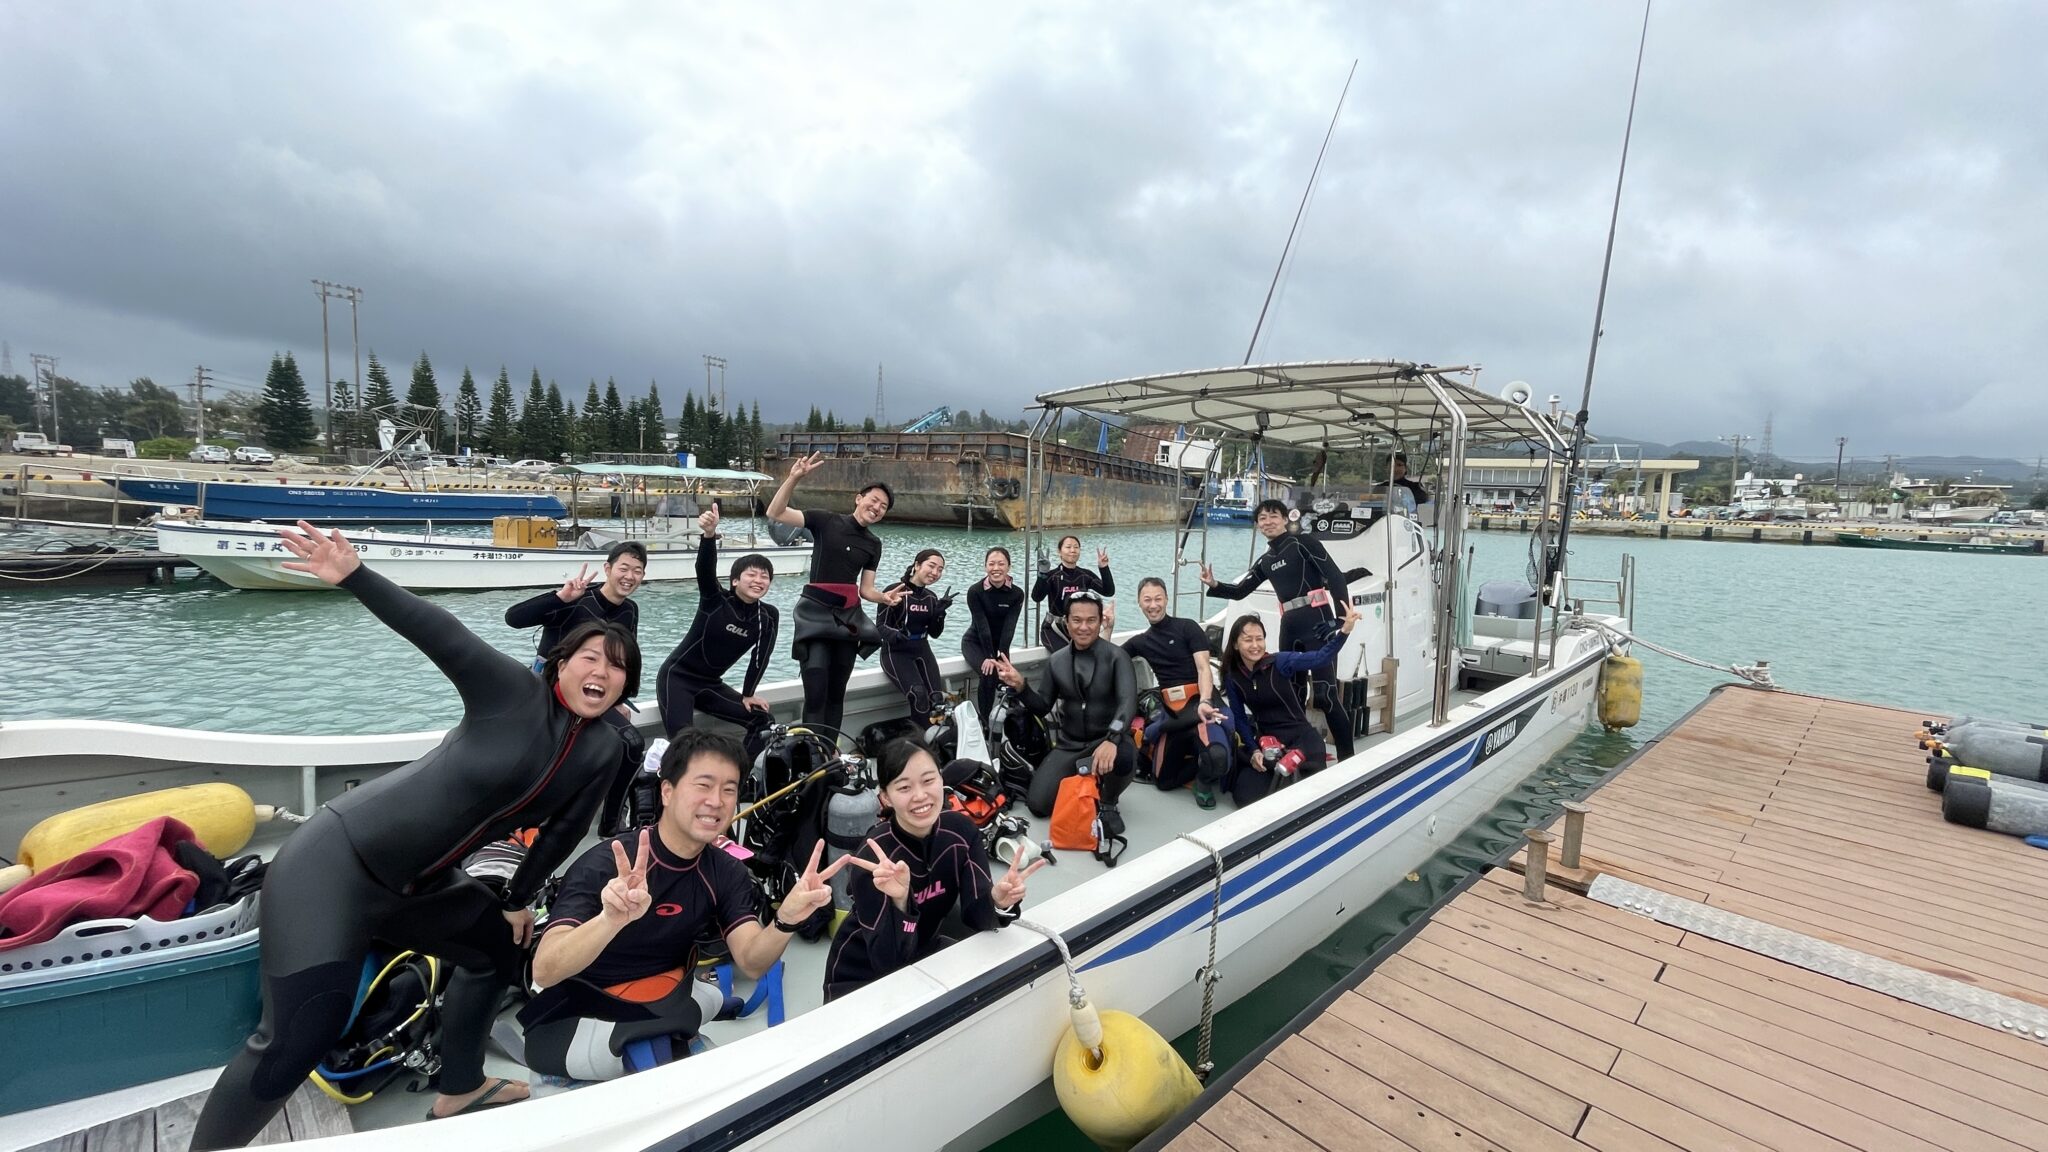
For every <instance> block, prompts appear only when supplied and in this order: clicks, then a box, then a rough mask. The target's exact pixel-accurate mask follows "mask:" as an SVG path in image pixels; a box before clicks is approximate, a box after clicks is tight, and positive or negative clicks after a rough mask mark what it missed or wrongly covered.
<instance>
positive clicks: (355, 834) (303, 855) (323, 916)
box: [192, 522, 640, 1150]
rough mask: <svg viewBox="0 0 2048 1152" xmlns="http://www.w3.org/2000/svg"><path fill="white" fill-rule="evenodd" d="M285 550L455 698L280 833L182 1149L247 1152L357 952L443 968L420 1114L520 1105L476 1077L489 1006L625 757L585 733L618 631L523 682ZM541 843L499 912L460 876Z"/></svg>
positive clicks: (515, 671)
mask: <svg viewBox="0 0 2048 1152" xmlns="http://www.w3.org/2000/svg"><path fill="white" fill-rule="evenodd" d="M299 527H300V532H292V531H291V530H288V529H287V530H285V531H284V532H283V533H281V534H282V535H283V537H284V543H285V546H286V547H287V548H288V549H290V550H291V552H292V553H293V555H295V556H296V557H297V558H298V559H297V560H294V561H288V562H287V565H288V566H289V567H291V568H293V569H294V570H296V571H301V572H307V573H310V574H312V575H313V576H315V577H318V578H319V579H320V580H321V581H322V582H324V583H327V584H332V585H335V586H337V587H340V588H343V589H346V590H347V591H349V592H352V593H354V594H355V597H356V599H358V600H360V601H362V603H363V606H364V607H366V608H368V609H369V610H370V611H371V613H372V614H374V615H375V616H376V617H377V618H378V619H379V620H381V621H383V622H384V624H386V625H387V626H389V627H390V628H391V630H392V631H394V632H397V633H398V634H399V635H400V636H403V637H404V638H405V639H406V640H408V641H410V642H411V643H412V644H413V645H414V646H415V647H417V648H418V649H419V650H420V652H421V653H422V654H424V655H425V656H426V657H427V658H428V659H429V660H432V661H433V662H434V664H435V666H436V667H438V668H439V669H440V670H441V673H442V674H443V675H445V676H446V677H447V678H448V680H449V682H450V683H451V684H453V685H454V687H455V690H456V691H457V692H458V693H459V694H460V695H461V697H462V719H461V720H460V721H459V722H458V723H457V724H456V725H455V727H453V728H451V729H449V731H448V734H447V735H446V736H445V737H443V738H442V740H441V743H440V744H438V745H436V746H435V747H434V748H433V750H431V751H429V752H428V753H426V754H425V755H424V756H421V757H420V758H419V759H417V760H415V761H413V762H412V763H410V764H407V765H405V766H403V767H400V768H397V769H394V770H392V771H391V772H388V773H386V774H384V775H382V776H379V777H377V778H376V779H374V780H370V781H368V782H366V783H365V784H364V785H363V786H362V787H360V788H353V789H350V790H349V791H346V792H343V793H341V794H340V795H338V796H336V797H334V798H333V799H332V800H329V801H328V802H327V803H326V804H325V805H323V806H322V807H321V808H320V810H319V811H317V812H315V813H313V814H312V816H311V818H309V819H308V820H307V821H306V822H305V823H304V824H303V825H301V826H300V827H299V828H298V829H297V830H296V831H294V832H293V833H292V834H291V837H290V838H289V839H287V840H286V841H285V842H284V844H283V845H282V846H281V847H280V848H279V849H278V851H277V855H276V857H275V858H274V859H273V860H272V861H271V864H270V870H269V871H268V873H266V874H265V876H264V881H263V947H262V957H261V966H262V988H263V1017H262V1020H261V1022H259V1023H258V1024H257V1026H256V1032H255V1034H254V1035H252V1036H250V1037H249V1042H248V1043H247V1044H246V1045H245V1046H244V1047H243V1048H242V1050H241V1051H240V1052H238V1053H236V1055H235V1057H234V1058H233V1059H232V1060H229V1061H228V1065H227V1068H226V1069H224V1070H223V1071H222V1072H221V1075H220V1079H219V1080H218V1081H217V1082H216V1083H215V1085H214V1087H213V1091H212V1092H211V1093H210V1094H209V1095H208V1096H207V1098H206V1105H205V1107H204V1108H203V1109H202V1110H201V1111H200V1115H199V1122H198V1126H197V1127H196V1129H195V1130H194V1133H193V1137H192V1147H193V1148H194V1149H200V1150H205V1149H214V1148H229V1147H238V1146H240V1145H243V1144H246V1143H248V1142H249V1141H250V1140H251V1139H252V1138H254V1137H255V1136H256V1134H257V1133H258V1132H259V1131H261V1130H262V1128H263V1126H264V1125H265V1123H266V1122H268V1121H269V1119H270V1118H271V1117H272V1116H274V1115H275V1114H276V1113H277V1110H278V1109H279V1108H281V1107H283V1105H284V1102H285V1098H286V1097H288V1096H290V1095H291V1094H292V1091H293V1090H294V1089H296V1088H297V1087H298V1086H299V1085H300V1084H302V1083H304V1082H305V1079H306V1074H307V1073H309V1072H311V1071H312V1070H313V1069H314V1067H315V1066H316V1065H317V1064H318V1063H319V1062H320V1060H321V1059H322V1058H323V1057H325V1056H326V1055H327V1053H328V1050H329V1049H330V1048H331V1047H333V1045H334V1043H335V1042H336V1041H337V1040H339V1039H340V1038H341V1035H342V1032H343V1029H344V1028H345V1027H346V1026H347V1023H348V1019H349V1015H350V1009H351V1005H352V1001H353V998H354V996H355V993H356V987H357V983H358V982H359V981H360V979H361V977H362V968H363V958H364V957H365V956H366V955H368V954H369V952H370V950H371V947H372V946H373V944H376V945H380V946H387V947H396V948H411V949H416V950H418V951H421V952H424V953H427V954H429V955H433V956H438V957H440V958H442V959H443V960H445V961H447V962H449V963H451V964H453V965H455V967H456V972H455V974H454V976H453V977H452V978H451V979H450V982H449V985H448V992H447V994H446V997H445V998H444V1000H443V1005H442V1031H441V1055H442V1066H441V1076H440V1084H439V1087H440V1092H441V1095H440V1097H439V1098H438V1099H436V1101H435V1103H434V1106H433V1109H432V1115H436V1116H441V1115H453V1114H455V1113H458V1112H462V1111H465V1110H467V1109H470V1108H475V1107H488V1106H490V1105H493V1104H503V1103H509V1102H511V1101H513V1100H519V1099H524V1098H525V1096H526V1086H525V1085H523V1084H520V1083H518V1082H517V1081H512V1080H505V1079H501V1078H495V1077H487V1076H485V1075H484V1069H483V1058H484V1041H485V1036H486V1031H487V1029H488V1028H489V1027H490V1020H491V1014H492V1012H493V1011H494V1010H495V1009H496V1006H497V1002H498V995H499V993H500V991H501V990H502V989H503V988H505V987H507V986H508V985H510V984H511V983H512V982H514V981H516V980H518V978H519V969H520V946H522V945H523V944H524V943H525V942H526V938H527V936H528V935H529V934H530V933H531V932H532V926H533V913H532V912H531V911H530V910H529V905H530V904H531V903H532V901H533V898H534V895H535V893H536V892H538V891H539V889H540V886H541V884H542V883H543V882H544V881H546V880H547V878H548V876H549V875H551V874H552V873H553V872H554V870H555V869H556V868H559V867H561V865H562V862H563V861H565V860H567V859H568V858H569V854H570V853H571V852H572V851H574V850H575V847H576V845H577V843H578V842H579V841H581V840H582V839H583V836H584V834H585V833H586V832H587V831H588V830H589V828H590V822H591V818H592V817H593V816H594V815H596V813H597V810H598V808H599V806H600V805H601V804H602V803H603V800H604V796H605V789H606V786H607V784H608V783H609V782H610V781H611V779H612V777H613V775H614V773H613V769H614V768H615V767H616V765H617V764H618V763H619V759H620V755H621V748H620V743H619V740H618V737H617V736H616V734H615V733H614V732H613V730H612V728H611V727H610V726H608V725H605V724H602V723H593V721H595V720H597V719H598V718H599V717H602V716H604V715H605V714H607V713H608V712H610V711H611V708H612V705H613V704H614V703H616V702H617V701H618V699H619V697H620V696H621V695H622V694H625V693H627V692H631V691H632V690H633V689H634V687H635V682H636V681H637V680H638V679H639V676H640V650H639V648H638V646H637V645H636V644H635V643H634V640H633V638H632V636H630V635H628V634H627V633H625V632H624V631H623V630H620V629H617V628H614V627H611V626H608V625H603V624H597V623H590V622H586V623H584V624H582V625H579V626H578V627H576V628H574V629H572V630H571V631H570V633H569V635H568V636H567V637H566V638H565V639H564V642H563V643H562V644H561V645H559V646H557V647H556V648H555V649H553V650H552V651H550V652H549V653H548V659H547V662H546V666H545V668H544V669H543V674H542V675H541V676H539V677H536V676H534V675H533V674H532V673H531V672H529V671H527V669H526V666H525V664H524V663H523V662H521V661H518V660H514V659H512V658H511V657H509V656H506V655H505V654H504V653H502V652H500V651H498V650H497V649H496V648H494V647H492V646H491V645H489V644H487V643H485V642H484V641H483V640H481V639H478V638H477V637H476V636H475V635H473V634H472V633H471V632H470V631H469V630H468V629H467V628H464V627H463V626H462V624H461V623H460V622H458V621H457V620H456V619H455V618H454V617H453V616H450V615H449V614H448V612H447V611H446V610H445V609H442V608H438V607H436V606H434V605H432V604H429V603H427V602H426V601H424V600H422V599H420V598H419V597H417V596H414V595H413V594H412V593H410V592H407V591H405V590H404V589H402V588H400V587H398V586H397V585H395V584H393V583H391V582H390V581H389V580H386V579H384V578H383V577H381V576H379V575H377V574H376V573H375V572H372V571H371V570H370V569H369V568H367V567H365V566H363V564H362V562H361V559H360V558H359V557H358V556H357V555H356V551H355V548H354V547H353V546H352V545H351V544H349V542H348V541H347V539H346V538H345V537H343V536H342V534H341V533H340V532H335V531H331V530H330V531H326V532H322V531H320V530H317V529H314V528H313V527H312V526H311V525H308V524H305V523H303V522H302V523H301V524H300V526H299ZM536 826H537V827H539V828H540V834H539V836H538V837H537V838H536V839H535V840H534V842H533V846H532V848H531V850H530V851H528V853H527V855H526V858H525V860H524V861H523V862H522V863H521V865H520V866H519V869H518V871H517V872H516V873H514V874H513V876H512V878H511V881H510V883H509V885H508V886H507V890H506V893H505V895H504V896H503V897H502V898H501V897H499V896H498V895H496V894H495V893H494V892H493V891H492V890H491V889H490V888H488V887H486V886H485V885H484V884H482V883H481V882H479V881H477V880H475V879H473V878H471V877H470V876H469V875H467V874H466V873H464V872H463V871H462V869H461V868H460V867H458V864H459V862H460V861H461V860H462V858H463V857H465V856H467V855H468V854H469V853H470V852H471V851H472V850H473V849H475V848H476V847H477V846H478V845H480V844H483V843H486V842H488V841H490V840H495V839H500V838H502V837H504V836H506V835H509V834H510V833H512V832H513V831H515V830H517V829H521V828H532V827H536Z"/></svg>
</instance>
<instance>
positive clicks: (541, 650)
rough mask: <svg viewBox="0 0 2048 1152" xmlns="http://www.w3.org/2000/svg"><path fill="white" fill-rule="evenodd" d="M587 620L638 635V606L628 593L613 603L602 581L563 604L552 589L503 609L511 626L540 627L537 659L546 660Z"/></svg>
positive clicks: (535, 650) (535, 652) (507, 622)
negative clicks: (557, 646)
mask: <svg viewBox="0 0 2048 1152" xmlns="http://www.w3.org/2000/svg"><path fill="white" fill-rule="evenodd" d="M589 620H595V621H597V622H598V623H600V624H617V625H619V626H620V627H622V628H624V629H625V630H626V631H628V632H630V633H632V634H633V635H634V636H635V637H637V636H638V635H639V634H640V606H639V605H638V604H635V603H634V602H633V598H632V597H631V596H628V597H626V598H625V599H624V600H622V601H620V602H619V603H617V604H614V603H612V602H611V599H610V598H609V597H607V596H606V595H605V594H604V586H603V585H602V584H593V585H591V586H590V587H589V588H586V589H584V592H583V595H581V596H579V597H577V598H576V599H575V600H574V601H573V602H571V603H568V604H564V603H562V598H561V597H560V596H557V595H555V594H554V593H553V592H543V593H541V594H540V595H538V596H535V597H532V598H530V599H526V600H521V601H520V602H519V603H517V604H514V605H513V606H511V607H510V608H507V609H505V623H506V624H508V625H510V626H512V627H514V628H539V629H540V643H539V645H538V646H537V647H536V648H535V649H534V656H535V657H536V658H537V659H540V660H545V659H547V656H548V653H550V652H552V651H554V650H555V645H557V644H560V643H561V642H562V637H564V636H567V635H568V634H569V633H570V631H572V630H573V629H574V628H575V627H576V626H577V625H578V624H581V623H584V622H585V621H589Z"/></svg>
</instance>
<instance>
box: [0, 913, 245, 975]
mask: <svg viewBox="0 0 2048 1152" xmlns="http://www.w3.org/2000/svg"><path fill="white" fill-rule="evenodd" d="M255 929H256V897H255V896H254V895H250V896H244V897H242V898H241V899H240V900H237V901H235V902H234V903H233V904H226V905H222V906H221V907H219V908H216V909H214V910H212V911H210V912H202V913H200V914H199V915H197V916H187V917H185V918H184V919H182V920H152V919H150V918H149V917H147V916H143V917H140V918H138V919H132V920H131V919H108V920H85V921H81V922H79V923H77V924H73V925H71V926H69V927H67V928H65V929H64V930H63V931H62V932H59V933H58V934H57V935H56V936H54V937H52V938H50V939H48V940H45V941H43V942H42V943H41V944H31V945H29V946H28V947H26V948H12V949H9V950H7V951H5V952H0V989H6V988H21V987H26V986H28V985H32V984H42V983H47V982H49V981H51V980H68V979H71V978H72V977H75V976H86V975H92V974H96V973H101V972H117V971H120V970H122V969H125V968H142V967H146V966H148V965H152V964H160V963H163V962H164V961H166V960H187V959H192V958H194V957H198V956H204V955H207V954H209V953H212V952H220V951H224V950H226V949H228V948H231V947H233V946H234V945H236V944H238V943H240V941H239V940H237V939H236V937H239V936H241V935H242V934H243V933H246V932H253V931H255Z"/></svg>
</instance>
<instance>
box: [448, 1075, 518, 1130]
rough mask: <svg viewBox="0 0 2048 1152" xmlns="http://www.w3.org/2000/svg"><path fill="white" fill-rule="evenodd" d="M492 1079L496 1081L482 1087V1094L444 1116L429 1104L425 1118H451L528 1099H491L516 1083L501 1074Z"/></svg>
mask: <svg viewBox="0 0 2048 1152" xmlns="http://www.w3.org/2000/svg"><path fill="white" fill-rule="evenodd" d="M494 1079H496V1080H497V1083H495V1084H493V1085H491V1086H490V1087H489V1088H486V1089H484V1092H483V1095H481V1096H478V1097H477V1098H476V1099H474V1100H471V1101H470V1102H469V1103H467V1104H464V1105H463V1106H462V1107H460V1108H457V1109H456V1110H455V1111H453V1112H450V1113H449V1114H448V1115H446V1116H443V1115H441V1114H440V1113H438V1112H435V1111H434V1109H433V1106H432V1105H429V1106H428V1107H427V1119H429V1120H453V1119H454V1118H455V1117H457V1116H462V1115H466V1114H468V1113H470V1112H481V1111H483V1110H484V1109H486V1108H503V1107H504V1106H505V1105H507V1104H517V1103H519V1102H520V1101H521V1100H526V1099H529V1097H526V1096H521V1097H520V1098H519V1100H494V1099H492V1097H494V1096H496V1095H497V1094H498V1093H500V1092H503V1091H504V1090H505V1089H507V1088H509V1087H511V1086H512V1085H513V1084H515V1083H517V1081H513V1080H507V1079H505V1078H504V1077H503V1076H498V1077H495V1078H494Z"/></svg>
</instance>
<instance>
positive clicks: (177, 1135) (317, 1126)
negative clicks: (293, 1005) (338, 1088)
mask: <svg viewBox="0 0 2048 1152" xmlns="http://www.w3.org/2000/svg"><path fill="white" fill-rule="evenodd" d="M205 1103H206V1093H204V1092H199V1093H195V1094H194V1095H191V1096H186V1097H183V1098H181V1099H177V1100H173V1101H171V1102H170V1103H168V1104H163V1105H160V1106H158V1107H155V1108H146V1109H143V1110H142V1111H139V1112H134V1113H131V1114H129V1115H127V1116H123V1117H121V1118H120V1119H118V1120H110V1121H108V1122H107V1123H105V1124H101V1125H98V1126H96V1127H93V1128H89V1129H87V1130H85V1131H83V1132H73V1133H72V1134H70V1135H69V1136H64V1137H61V1138H59V1139H56V1140H50V1141H47V1142H45V1143H42V1144H37V1145H34V1146H32V1147H30V1148H28V1149H26V1150H25V1152H185V1150H186V1148H188V1147H190V1146H191V1143H192V1126H193V1125H194V1124H197V1123H198V1122H199V1109H200V1106H201V1105H203V1104H205ZM352 1131H354V1129H353V1128H351V1127H350V1126H349V1118H348V1109H347V1108H346V1107H345V1106H343V1105H342V1104H341V1102H340V1101H337V1100H333V1099H330V1098H328V1097H327V1096H324V1095H322V1094H321V1093H320V1092H319V1090H317V1089H315V1088H314V1087H313V1086H312V1085H311V1084H301V1085H300V1086H299V1090H298V1091H297V1092H294V1093H292V1097H291V1099H289V1100H287V1101H285V1104H284V1111H282V1112H279V1113H278V1114H277V1117H276V1119H274V1120H272V1121H271V1122H270V1124H269V1126H268V1127H266V1128H264V1129H263V1131H262V1132H259V1133H257V1135H256V1139H255V1140H254V1141H252V1142H251V1146H252V1147H253V1146H255V1145H257V1144H283V1143H286V1142H287V1141H291V1140H311V1139H314V1138H315V1137H319V1136H346V1135H348V1134H349V1133H350V1132H352Z"/></svg>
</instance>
